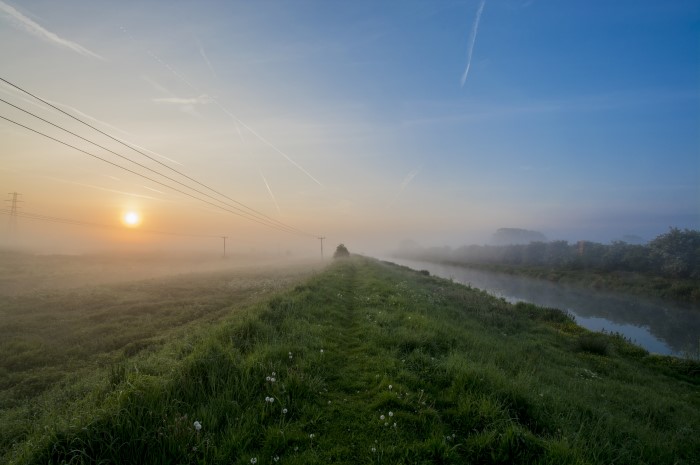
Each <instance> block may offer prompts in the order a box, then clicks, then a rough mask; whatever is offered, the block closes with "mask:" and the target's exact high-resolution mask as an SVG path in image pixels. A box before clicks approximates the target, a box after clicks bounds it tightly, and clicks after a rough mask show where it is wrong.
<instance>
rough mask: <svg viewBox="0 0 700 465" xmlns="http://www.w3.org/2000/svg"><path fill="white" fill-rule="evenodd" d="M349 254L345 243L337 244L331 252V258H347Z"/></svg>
mask: <svg viewBox="0 0 700 465" xmlns="http://www.w3.org/2000/svg"><path fill="white" fill-rule="evenodd" d="M349 256H350V252H349V251H348V248H347V247H345V244H340V245H338V247H336V248H335V252H334V253H333V258H347V257H349Z"/></svg>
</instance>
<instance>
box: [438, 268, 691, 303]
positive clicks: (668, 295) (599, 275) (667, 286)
mask: <svg viewBox="0 0 700 465" xmlns="http://www.w3.org/2000/svg"><path fill="white" fill-rule="evenodd" d="M446 263H448V264H449V265H454V266H463V267H468V268H476V269H480V270H487V271H495V272H499V273H507V274H512V275H518V276H527V277H530V278H535V279H546V280H547V281H552V282H555V283H562V284H570V285H574V286H577V287H583V288H588V289H595V290H597V291H614V292H622V293H628V294H636V295H640V296H646V297H652V298H660V299H667V300H674V301H677V302H684V303H692V304H700V283H698V282H696V281H695V280H692V279H680V278H676V279H671V278H665V277H662V276H657V275H648V274H644V273H636V272H631V271H596V270H580V269H573V268H556V267H549V266H523V265H502V264H480V263H461V262H451V261H450V262H446ZM698 308H699V309H700V307H698Z"/></svg>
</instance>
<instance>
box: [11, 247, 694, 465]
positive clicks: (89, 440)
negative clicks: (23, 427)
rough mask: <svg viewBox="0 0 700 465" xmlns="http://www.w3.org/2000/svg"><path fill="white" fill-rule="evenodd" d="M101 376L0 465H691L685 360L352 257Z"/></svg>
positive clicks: (553, 314)
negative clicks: (193, 335) (6, 464)
mask: <svg viewBox="0 0 700 465" xmlns="http://www.w3.org/2000/svg"><path fill="white" fill-rule="evenodd" d="M166 349H167V350H166ZM164 360H165V362H164ZM161 362H162V363H161ZM109 373H110V375H109V377H108V378H107V379H105V381H104V382H102V383H100V384H97V385H95V386H93V389H92V390H90V391H88V392H87V393H86V396H85V397H84V398H83V399H81V400H80V402H79V403H78V404H77V408H78V409H79V410H78V411H75V408H76V407H75V406H74V407H73V408H72V409H71V410H67V411H64V412H63V416H61V417H59V416H56V417H55V418H51V420H52V421H50V422H49V421H45V422H43V423H41V422H37V424H35V425H34V426H33V428H31V430H30V431H27V433H26V435H25V436H23V437H22V440H21V441H19V443H18V444H17V445H16V446H14V447H13V448H12V451H11V452H10V451H7V450H6V452H10V453H9V455H6V458H9V462H10V463H17V464H19V463H22V464H24V463H62V462H70V463H95V462H105V463H107V462H108V463H144V464H147V463H209V464H230V463H238V464H249V463H258V464H267V463H288V464H316V463H454V464H461V463H557V464H583V463H601V464H602V463H612V462H614V463H619V464H626V463H628V464H645V463H646V464H652V463H653V464H691V463H696V462H694V461H695V460H696V458H697V457H698V456H699V455H700V439H698V437H699V436H698V432H700V413H698V412H700V398H699V397H698V395H697V392H698V387H699V386H700V366H699V365H698V363H697V362H692V361H688V360H680V359H675V358H671V357H661V356H650V355H648V354H647V353H646V352H645V351H644V350H641V349H639V348H638V347H636V346H633V345H630V344H628V343H627V342H626V341H624V340H623V339H621V338H619V337H614V336H609V335H602V334H593V333H590V332H589V331H587V330H584V329H583V328H580V327H578V326H576V325H575V324H574V323H573V322H572V321H571V319H570V318H568V317H567V316H566V315H565V314H563V313H561V312H559V311H557V310H547V309H542V308H539V307H535V306H533V305H527V304H522V303H521V304H518V305H511V304H508V303H507V302H505V301H503V300H501V299H497V298H494V297H491V296H490V295H488V294H486V293H485V292H481V291H478V290H475V289H470V288H467V287H464V286H461V285H458V284H455V283H452V282H450V281H449V280H444V279H440V278H436V277H433V276H426V275H425V274H421V273H418V272H414V271H412V270H409V269H408V268H405V267H399V266H396V265H390V264H386V263H380V262H377V261H375V260H371V259H364V258H359V257H353V258H352V259H349V260H342V261H338V262H336V263H334V264H333V265H331V266H330V267H328V268H327V269H326V270H325V271H323V272H321V273H319V274H317V275H316V276H314V277H312V278H310V279H308V280H306V281H305V282H304V283H301V284H299V285H297V286H296V287H295V288H294V289H293V290H289V291H284V292H281V293H279V294H278V295H277V296H276V297H273V298H271V299H270V298H269V297H266V298H265V299H263V300H261V301H259V302H258V303H256V304H254V305H252V306H250V307H248V308H247V309H246V310H245V311H236V312H233V313H231V314H230V315H229V317H228V318H227V320H226V321H225V322H223V323H221V324H219V325H217V326H216V327H212V328H211V329H210V330H208V331H207V332H206V334H201V335H200V337H199V338H197V339H194V340H193V339H189V340H188V341H187V342H186V343H183V342H182V341H179V340H171V341H170V342H169V343H168V344H166V348H165V349H162V350H158V351H156V352H153V353H151V354H150V355H149V354H141V357H140V358H138V357H137V358H128V357H127V358H126V359H124V361H123V362H122V363H119V364H115V365H113V366H112V367H111V368H110V370H109ZM37 404H39V405H41V404H42V402H37ZM6 461H8V460H6Z"/></svg>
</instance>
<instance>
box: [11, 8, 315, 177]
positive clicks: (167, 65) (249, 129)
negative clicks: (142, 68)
mask: <svg viewBox="0 0 700 465" xmlns="http://www.w3.org/2000/svg"><path fill="white" fill-rule="evenodd" d="M0 1H1V0H0ZM121 30H122V31H123V32H124V33H125V34H127V35H128V36H129V37H130V38H131V40H132V41H134V42H135V43H138V42H137V41H136V39H135V38H134V36H133V35H131V33H130V32H129V31H128V30H127V29H126V28H125V27H122V28H121ZM145 53H146V54H147V55H148V56H150V57H151V58H153V59H154V60H155V61H157V62H158V63H159V64H161V65H162V66H163V67H165V69H167V70H168V71H170V72H171V73H172V74H173V75H174V76H175V77H177V78H178V79H180V80H181V81H182V82H184V83H185V84H186V85H187V86H188V87H189V88H190V89H192V90H193V91H195V93H197V94H198V95H206V94H205V93H204V92H202V91H200V90H199V89H198V88H197V87H196V86H195V85H194V84H192V83H191V82H190V81H188V80H187V78H185V77H184V76H183V75H182V74H180V73H178V72H177V71H176V70H175V68H173V67H172V66H170V65H169V64H168V63H166V62H165V61H163V60H162V59H161V58H160V57H158V56H157V55H156V54H154V53H153V52H151V51H150V50H145ZM209 98H211V102H213V103H215V104H216V106H218V107H219V108H220V109H221V111H223V112H224V113H226V114H227V115H228V116H230V117H231V118H233V120H234V121H236V122H237V123H238V124H240V125H241V126H243V127H244V128H245V129H246V130H247V131H248V132H250V133H251V134H253V135H254V136H255V137H257V138H258V140H260V141H261V142H262V143H264V144H265V145H267V146H268V147H270V148H271V149H272V150H274V151H275V152H277V153H278V154H280V155H282V156H283V157H284V158H285V160H287V161H288V162H289V163H291V164H292V165H294V166H295V167H296V168H297V169H298V170H299V171H301V172H302V173H304V174H305V175H306V176H308V177H309V178H310V179H311V180H312V181H313V182H315V183H316V184H318V185H319V186H321V187H323V184H322V183H321V181H319V180H318V179H316V178H315V177H313V176H312V175H311V173H309V172H308V171H306V170H305V169H304V168H303V167H302V166H301V165H300V164H299V163H297V162H296V161H294V160H292V158H291V157H290V156H289V155H287V154H286V153H284V152H283V151H282V150H281V149H280V148H278V147H277V146H276V145H275V144H273V143H272V142H270V141H269V140H267V139H265V138H264V137H263V136H261V135H260V134H258V133H257V132H256V131H255V130H254V129H253V128H251V127H250V126H248V125H247V124H245V123H244V122H243V121H242V120H241V119H240V118H238V117H237V116H236V115H234V114H233V113H232V112H230V111H229V110H228V109H227V108H226V107H224V106H223V105H222V104H221V102H219V101H218V100H217V99H215V98H213V97H209Z"/></svg>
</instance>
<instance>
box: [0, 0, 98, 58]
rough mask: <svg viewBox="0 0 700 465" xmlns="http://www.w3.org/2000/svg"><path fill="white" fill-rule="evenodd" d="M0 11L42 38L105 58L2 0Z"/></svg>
mask: <svg viewBox="0 0 700 465" xmlns="http://www.w3.org/2000/svg"><path fill="white" fill-rule="evenodd" d="M0 12H2V13H5V15H7V16H9V17H10V19H11V21H12V22H14V23H16V24H17V25H19V26H21V27H23V28H24V29H25V30H26V31H27V32H29V33H31V34H34V35H35V36H38V37H40V38H41V39H44V40H46V41H49V42H51V43H54V44H56V45H59V46H61V47H65V48H68V49H71V50H73V51H74V52H77V53H79V54H81V55H83V56H86V57H92V58H97V59H99V60H104V58H103V57H102V56H100V55H98V54H97V53H95V52H91V51H90V50H88V49H86V48H85V47H83V46H82V45H79V44H76V43H75V42H71V41H70V40H67V39H63V38H62V37H59V36H58V35H56V34H55V33H53V32H51V31H49V30H47V29H46V28H44V27H43V26H41V25H40V24H38V23H37V22H35V21H33V20H32V19H30V18H27V17H26V16H24V15H23V14H22V13H20V12H19V11H17V10H16V9H15V8H14V7H12V6H10V5H8V4H7V3H5V2H3V1H2V0H0Z"/></svg>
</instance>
